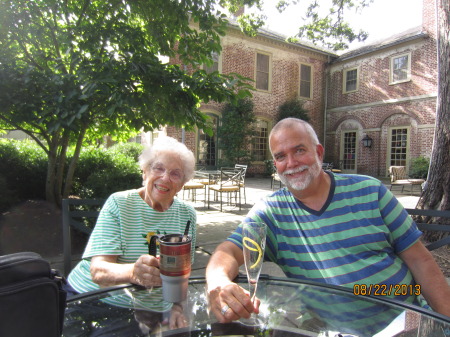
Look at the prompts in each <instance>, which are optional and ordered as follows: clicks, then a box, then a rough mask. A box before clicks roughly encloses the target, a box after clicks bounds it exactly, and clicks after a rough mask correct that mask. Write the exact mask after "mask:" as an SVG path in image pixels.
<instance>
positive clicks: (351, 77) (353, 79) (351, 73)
mask: <svg viewBox="0 0 450 337" xmlns="http://www.w3.org/2000/svg"><path fill="white" fill-rule="evenodd" d="M357 90H358V68H354V69H348V70H345V71H344V93H348V92H353V91H357Z"/></svg>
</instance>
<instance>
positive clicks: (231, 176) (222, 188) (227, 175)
mask: <svg viewBox="0 0 450 337" xmlns="http://www.w3.org/2000/svg"><path fill="white" fill-rule="evenodd" d="M241 175H242V170H235V169H231V170H230V169H224V168H221V169H220V178H219V181H218V183H217V184H215V185H210V186H209V191H214V194H215V195H217V194H220V211H221V212H222V205H223V194H224V193H227V194H228V203H231V199H232V194H233V193H234V195H235V197H234V198H235V201H236V203H237V195H238V194H239V210H241V183H242V182H241ZM208 193H209V192H208ZM208 208H209V196H208Z"/></svg>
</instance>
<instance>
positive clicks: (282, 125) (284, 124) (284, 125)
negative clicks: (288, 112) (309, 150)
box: [269, 117, 320, 155]
mask: <svg viewBox="0 0 450 337" xmlns="http://www.w3.org/2000/svg"><path fill="white" fill-rule="evenodd" d="M299 125H303V126H304V127H305V130H306V132H307V133H308V135H309V137H310V138H311V141H312V143H313V145H314V146H316V145H319V144H320V142H319V138H318V137H317V133H316V131H315V130H314V128H313V127H312V125H311V124H309V123H308V122H306V121H304V120H302V119H298V118H294V117H288V118H284V119H282V120H281V121H279V122H278V123H277V124H275V126H274V127H273V128H272V130H271V131H270V134H269V140H270V138H271V137H272V135H273V134H275V133H276V132H278V131H281V130H284V129H289V128H296V127H297V126H299ZM270 153H272V148H270ZM272 155H273V153H272Z"/></svg>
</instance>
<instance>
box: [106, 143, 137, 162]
mask: <svg viewBox="0 0 450 337" xmlns="http://www.w3.org/2000/svg"><path fill="white" fill-rule="evenodd" d="M143 150H144V146H143V145H142V144H138V143H134V142H130V143H119V144H115V145H114V146H112V147H110V148H109V149H108V151H109V152H111V153H117V152H118V153H122V154H124V155H125V156H126V157H129V158H132V159H133V160H134V161H135V162H137V161H138V159H139V156H140V154H141V153H142V151H143Z"/></svg>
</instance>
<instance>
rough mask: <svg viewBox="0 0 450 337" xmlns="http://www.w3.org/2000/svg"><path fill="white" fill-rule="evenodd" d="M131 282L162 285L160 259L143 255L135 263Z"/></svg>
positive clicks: (145, 285) (146, 285) (142, 284)
mask: <svg viewBox="0 0 450 337" xmlns="http://www.w3.org/2000/svg"><path fill="white" fill-rule="evenodd" d="M131 283H134V284H138V285H141V286H144V287H147V288H149V287H153V286H161V284H162V280H161V276H160V272H159V259H157V258H156V257H154V256H151V255H148V254H146V255H141V256H140V257H139V259H137V261H136V262H135V263H134V266H133V270H132V274H131Z"/></svg>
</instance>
